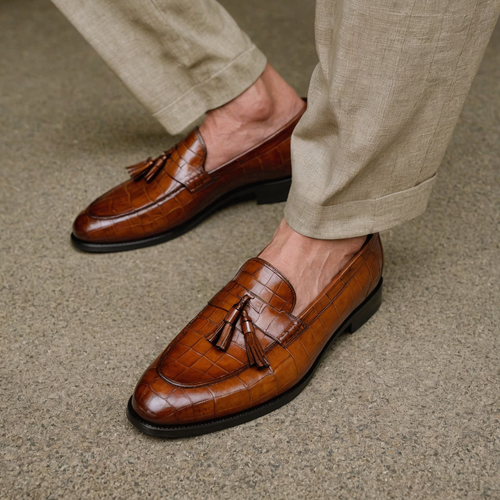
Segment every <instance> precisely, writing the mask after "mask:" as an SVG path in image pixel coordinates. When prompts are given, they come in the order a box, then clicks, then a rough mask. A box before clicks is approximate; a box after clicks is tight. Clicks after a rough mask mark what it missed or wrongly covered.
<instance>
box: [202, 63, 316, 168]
mask: <svg viewBox="0 0 500 500" xmlns="http://www.w3.org/2000/svg"><path fill="white" fill-rule="evenodd" d="M305 106H306V104H305V102H304V101H303V100H302V99H301V98H300V97H299V96H298V95H297V94H296V92H295V90H293V89H292V87H290V85H288V83H286V82H285V80H283V78H281V76H280V75H279V74H278V73H277V72H276V70H274V68H272V67H271V66H270V65H269V64H268V65H267V67H266V69H265V70H264V73H262V75H261V76H260V78H259V79H258V80H257V81H256V82H255V83H254V84H253V85H252V86H251V87H249V88H248V89H247V90H245V92H243V93H242V94H240V95H239V96H238V97H237V98H236V99H233V100H232V101H230V102H228V103H227V104H225V105H224V106H221V107H220V108H217V109H214V110H212V111H209V112H208V113H207V117H206V119H205V121H204V122H203V124H202V125H201V126H200V133H201V135H202V137H203V140H204V141H205V144H206V147H207V159H206V162H205V170H207V171H211V170H214V169H216V168H217V167H220V166H221V165H224V164H225V163H226V162H228V161H230V160H231V159H233V158H235V157H236V156H238V155H239V154H241V153H244V152H245V151H247V150H248V149H250V148H253V147H254V146H256V145H257V144H260V143H261V142H262V141H264V140H265V139H266V138H267V137H269V136H270V135H271V134H272V133H273V132H276V131H277V130H279V129H281V128H282V127H283V126H284V125H285V124H287V123H288V122H289V121H290V120H292V119H293V118H294V117H295V116H297V115H298V114H299V113H300V112H301V111H302V110H304V109H305Z"/></svg>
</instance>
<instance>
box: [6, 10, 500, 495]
mask: <svg viewBox="0 0 500 500" xmlns="http://www.w3.org/2000/svg"><path fill="white" fill-rule="evenodd" d="M223 3H224V4H225V5H227V6H228V8H229V10H230V11H231V12H233V13H234V14H235V16H236V17H237V19H238V20H239V21H240V23H241V24H242V26H243V27H244V28H245V29H246V30H247V31H248V32H249V33H250V35H251V36H252V37H253V38H254V39H255V40H256V41H257V43H258V44H259V45H260V46H261V47H263V48H264V50H265V51H266V53H267V54H268V55H269V57H270V60H271V62H272V63H273V64H274V65H275V66H276V67H277V68H278V69H279V70H280V71H281V72H282V73H283V75H284V76H286V77H287V78H288V80H289V81H290V82H291V83H292V84H293V85H294V86H295V87H296V88H297V89H298V90H299V91H300V92H305V91H306V88H307V82H308V79H309V76H310V74H311V71H312V68H313V66H314V63H315V55H314V44H313V33H312V22H313V15H314V12H313V7H312V6H311V5H310V4H312V2H308V1H307V0H300V1H295V2H294V3H293V8H290V7H289V4H286V5H284V4H283V2H279V1H277V0H271V1H269V0H267V1H264V0H255V1H253V2H239V1H238V0H230V1H229V0H226V1H224V2H223ZM261 4H262V9H260V8H259V6H260V5H261ZM264 7H265V9H264ZM291 34H293V36H290V35H291ZM0 47H1V52H0V53H1V57H0V85H1V95H0V109H1V111H0V132H1V137H2V141H1V143H0V158H1V162H0V165H1V173H2V180H1V182H2V191H1V192H2V219H1V220H2V230H1V232H0V238H1V243H2V257H1V261H0V266H1V276H2V308H1V322H2V328H1V364H0V374H1V382H0V384H1V385H0V388H1V406H2V409H1V424H0V425H1V431H0V434H1V435H0V447H1V448H0V449H1V457H2V461H3V462H2V464H1V465H0V497H1V498H65V499H67V498H84V497H85V498H87V497H95V498H104V497H120V498H140V497H146V498H182V499H184V498H220V499H224V498H231V499H234V498H426V499H427V498H432V499H436V498H482V497H488V498H500V472H499V471H500V430H499V429H500V427H499V418H500V413H499V412H500V400H499V394H500V389H499V385H500V371H499V367H500V351H499V347H500V346H499V338H498V325H499V319H500V318H499V307H498V305H499V296H500V294H499V266H498V261H499V255H498V249H499V240H498V222H499V210H498V209H499V207H498V199H499V189H498V185H499V183H498V181H499V179H498V167H499V163H500V140H499V138H500V30H499V29H497V31H496V33H495V34H494V37H493V39H492V41H491V43H490V46H489V48H488V50H487V52H486V56H485V58H484V61H483V63H482V66H481V68H480V71H479V74H478V75H477V78H476V79H475V81H474V85H473V88H472V91H471V93H470V95H469V97H468V99H467V102H466V105H465V108H464V111H463V113H462V116H461V119H460V122H459V124H458V127H457V129H456V132H455V135H454V137H453V141H452V143H451V145H450V147H449V149H448V152H447V154H446V158H445V159H444V161H443V165H442V168H441V171H440V175H439V180H438V182H437V186H436V188H435V190H434V193H433V196H432V200H431V202H430V205H429V209H428V211H427V213H426V214H425V215H424V216H422V217H420V218H419V219H418V220H416V221H414V222H412V223H409V224H407V225H405V226H404V227H399V228H396V229H394V230H392V231H388V232H386V233H385V234H384V240H385V245H386V257H387V265H386V272H385V280H386V288H385V302H384V304H383V307H382V309H381V310H380V312H379V314H377V315H376V316H375V317H374V318H373V319H372V320H371V321H370V322H369V323H368V324H367V325H366V326H365V327H363V328H362V329H361V330H360V331H359V332H357V334H356V335H353V336H349V337H345V338H341V339H340V340H339V341H338V342H336V343H335V345H334V346H333V348H332V349H330V351H329V353H328V355H327V356H326V358H325V359H324V361H323V363H322V365H321V367H320V369H319V370H318V372H317V375H316V376H315V378H314V379H313V381H312V383H311V384H310V386H309V387H308V389H307V390H306V391H305V392H304V393H302V395H301V396H300V397H299V398H297V399H296V400H295V401H294V402H292V403H291V404H289V405H288V406H286V407H284V408H282V409H280V410H278V411H276V412H274V413H273V414H271V415H268V416H266V417H264V418H262V419H260V420H257V421H254V422H251V423H249V424H246V425H243V426H241V427H238V428H233V429H230V430H227V431H223V432H220V433H217V434H213V435H207V436H203V437H200V438H193V439H184V440H179V441H173V442H172V441H161V440H157V439H153V438H149V437H147V436H144V435H142V434H141V433H139V432H138V431H136V430H135V429H134V428H133V427H132V426H131V425H129V423H128V422H127V420H126V418H125V404H126V402H127V399H128V397H129V395H130V394H131V391H132V389H133V387H134V384H135V382H136V381H137V379H138V377H139V376H140V374H141V373H142V371H143V370H144V369H145V368H146V366H147V365H148V363H149V362H150V361H151V360H152V359H153V358H154V357H155V356H156V355H157V353H158V352H159V351H160V350H161V349H162V348H163V347H164V346H165V345H166V344H167V343H168V342H169V341H170V339H171V338H172V337H173V336H174V335H175V334H176V333H177V331H178V330H179V329H180V328H181V327H182V326H184V324H185V323H186V322H187V321H188V320H189V319H190V318H191V317H192V315H193V314H194V313H196V312H197V311H198V310H199V308H200V307H201V305H202V304H204V303H205V301H206V300H207V299H208V298H210V297H211V296H212V294H213V293H214V292H215V291H217V290H218V288H219V287H220V286H221V285H223V284H224V283H225V282H226V281H227V280H228V279H229V278H231V277H232V275H233V274H234V272H235V271H236V269H237V268H238V267H239V265H240V264H241V263H242V262H244V261H245V259H247V258H248V257H251V256H253V255H254V254H255V253H256V252H257V251H258V250H259V249H260V248H261V247H262V246H263V245H264V244H265V243H266V242H267V240H268V239H269V238H270V236H271V234H272V233H273V229H274V228H275V226H276V225H277V223H278V221H279V220H280V218H281V216H282V210H283V205H276V206H256V205H254V204H252V203H247V204H242V205H239V206H237V207H234V208H231V209H227V210H225V211H223V212H221V213H219V214H217V215H215V216H213V217H212V218H210V219H209V220H208V221H207V222H206V223H204V224H203V225H202V226H201V227H199V228H197V229H196V230H195V231H193V232H191V233H189V234H188V235H186V236H184V237H182V238H180V239H178V240H176V241H174V242H171V243H169V244H165V245H161V246H158V247H154V248H149V249H145V250H141V251H136V252H130V253H124V254H114V255H86V254H83V253H78V252H76V251H75V250H73V249H72V248H71V246H70V244H69V232H70V228H71V223H72V220H73V218H74V216H75V215H76V213H77V212H78V211H79V210H80V209H81V208H82V207H84V206H85V205H86V204H87V203H88V202H90V201H91V200H92V199H93V198H94V197H96V196H97V195H99V194H101V193H102V192H103V190H105V189H107V188H109V187H111V186H113V185H114V184H116V183H117V182H119V181H121V180H122V179H124V178H125V177H126V176H125V172H124V171H123V170H122V167H123V166H124V165H128V164H130V163H132V162H134V160H136V159H138V158H143V157H146V156H147V155H149V154H150V153H153V152H155V151H160V150H162V149H164V147H165V145H167V144H169V143H171V141H172V138H170V137H167V136H165V134H164V133H163V131H162V129H161V127H160V126H159V125H158V124H157V123H156V122H155V121H154V120H153V119H152V118H151V117H150V116H149V115H148V114H147V112H146V111H144V109H142V108H141V106H140V105H139V104H138V103H137V102H136V101H135V100H134V99H133V98H132V97H131V96H130V95H129V94H128V92H127V91H126V90H125V89H124V88H123V86H122V85H121V83H120V82H119V81H118V80H117V79H116V78H115V77H114V76H113V74H111V72H110V71H109V70H108V69H107V68H106V66H105V65H104V64H103V62H102V61H101V60H100V59H99V57H98V56H97V55H96V54H95V53H94V52H93V51H92V49H90V48H89V47H88V46H87V45H86V43H85V42H84V41H83V40H82V39H81V38H80V37H79V35H78V34H77V33H76V32H75V31H74V29H73V28H72V27H71V26H70V25H69V24H67V22H66V21H65V19H63V17H62V16H61V15H60V14H59V13H58V12H57V11H56V10H55V9H54V8H53V7H52V6H51V5H50V4H49V3H48V2H47V1H46V0H39V1H37V2H35V1H34V0H32V1H25V0H3V1H2V2H1V5H0ZM229 227H231V231H228V230H227V228H229Z"/></svg>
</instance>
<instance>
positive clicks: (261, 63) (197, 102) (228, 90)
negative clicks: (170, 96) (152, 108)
mask: <svg viewBox="0 0 500 500" xmlns="http://www.w3.org/2000/svg"><path fill="white" fill-rule="evenodd" d="M266 64H267V59H266V56H265V55H264V54H263V53H262V52H261V51H260V50H259V49H258V48H257V47H256V46H255V45H254V46H252V47H251V48H250V49H248V50H246V51H245V52H243V53H242V54H240V55H239V56H238V57H237V58H236V59H234V61H232V62H231V63H230V64H228V65H227V66H225V67H224V68H222V69H221V70H219V71H217V72H216V73H215V74H213V75H212V76H211V77H210V78H208V79H207V80H204V81H202V82H200V83H198V84H196V85H194V86H193V87H191V88H189V89H188V90H186V92H185V93H184V94H182V95H181V96H180V97H178V98H177V99H176V100H175V101H173V102H171V103H169V104H168V105H167V106H166V107H164V108H162V109H160V110H159V111H156V112H153V115H154V117H155V118H156V119H157V120H158V121H159V122H160V123H161V124H162V125H163V127H165V129H166V130H167V131H168V132H169V133H170V134H173V135H175V134H179V133H181V132H183V131H186V130H187V129H188V128H189V127H190V126H192V125H193V123H194V122H195V121H196V120H198V119H199V118H200V117H201V116H203V115H204V114H205V113H206V112H207V111H209V110H211V109H215V108H218V107H220V106H223V105H224V104H226V103H228V102H229V101H232V100H233V99H235V98H236V97H238V96H239V95H240V94H242V93H243V92H244V91H245V90H246V89H248V88H249V87H250V86H252V85H253V84H254V83H255V81H256V80H257V79H258V78H259V76H260V75H261V74H262V73H263V71H264V69H265V67H266Z"/></svg>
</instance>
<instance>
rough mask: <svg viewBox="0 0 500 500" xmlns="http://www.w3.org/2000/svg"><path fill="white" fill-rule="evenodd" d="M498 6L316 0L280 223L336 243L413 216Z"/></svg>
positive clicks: (490, 2) (492, 0)
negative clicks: (311, 54) (312, 62)
mask: <svg viewBox="0 0 500 500" xmlns="http://www.w3.org/2000/svg"><path fill="white" fill-rule="evenodd" d="M499 10H500V1H499V0H470V1H466V0H462V1H450V0H424V1H419V0H417V1H407V0H370V1H361V0H317V11H316V45H317V51H318V55H319V60H320V62H319V64H318V66H317V67H316V69H315V71H314V74H313V76H312V79H311V84H310V89H309V104H308V109H307V111H306V113H305V115H304V116H303V118H302V120H301V121H300V122H299V124H298V126H297V127H296V129H295V132H294V135H293V138H292V165H293V183H292V189H291V193H290V196H289V198H288V202H287V205H286V209H285V217H286V220H287V222H288V224H289V225H290V226H291V227H292V228H293V229H295V230H296V231H298V232H299V233H302V234H304V235H306V236H310V237H314V238H325V239H337V238H348V237H354V236H360V235H364V234H368V233H372V232H377V231H381V230H384V229H388V228H390V227H392V226H395V225H397V224H400V223H402V222H405V221H408V220H410V219H412V218H414V217H416V216H418V215H419V214H421V213H422V212H423V211H424V210H425V207H426V204H427V200H428V198H429V194H430V191H431V188H432V185H433V183H434V179H435V175H436V171H437V169H438V166H439V164H440V162H441V160H442V157H443V155H444V152H445V149H446V146H447V144H448V142H449V140H450V138H451V134H452V131H453V128H454V126H455V124H456V122H457V119H458V116H459V114H460V111H461V108H462V105H463V102H464V100H465V97H466V95H467V92H468V90H469V88H470V85H471V82H472V80H473V78H474V75H475V74H476V71H477V69H478V66H479V63H480V61H481V58H482V55H483V53H484V50H485V48H486V45H487V43H488V40H489V38H490V35H491V33H492V31H493V28H494V26H495V22H496V19H497V18H498V14H499Z"/></svg>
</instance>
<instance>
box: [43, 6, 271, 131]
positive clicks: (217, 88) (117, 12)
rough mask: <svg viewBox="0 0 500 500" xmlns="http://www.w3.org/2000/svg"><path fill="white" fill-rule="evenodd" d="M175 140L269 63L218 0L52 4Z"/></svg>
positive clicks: (241, 87) (247, 83) (257, 74)
mask: <svg viewBox="0 0 500 500" xmlns="http://www.w3.org/2000/svg"><path fill="white" fill-rule="evenodd" d="M52 1H53V3H54V4H55V5H56V6H57V7H58V8H59V9H60V10H61V11H62V13H63V14H64V15H65V16H66V17H67V18H68V19H69V20H70V22H71V23H72V24H73V25H74V26H75V27H76V28H77V29H78V31H80V33H81V34H82V35H83V36H84V38H85V39H86V40H87V41H88V42H89V43H90V44H91V45H92V46H93V47H94V49H95V50H96V51H97V52H98V53H99V54H100V55H101V56H102V57H103V59H104V60H105V61H106V63H107V64H108V65H109V66H110V68H111V69H112V70H113V71H114V72H115V73H116V74H117V75H118V76H119V77H120V78H121V80H122V81H123V82H124V83H125V84H126V85H127V87H128V88H129V89H130V90H131V91H132V93H133V94H134V95H135V96H136V97H137V99H139V101H141V102H142V103H143V104H144V106H145V107H146V108H147V109H148V110H149V111H150V112H151V113H152V114H153V116H155V117H156V118H157V119H158V121H159V122H160V123H161V124H162V125H163V126H164V127H165V128H166V129H167V131H168V132H170V133H171V134H176V133H179V132H181V131H183V130H184V129H186V128H187V127H188V126H189V125H190V124H192V123H193V122H194V121H195V120H197V119H198V118H199V117H200V116H202V115H203V114H204V113H205V112H206V111H208V110H210V109H214V108H217V107H219V106H222V105H223V104H225V103H226V102H228V101H230V100H232V99H234V98H235V97H237V96H238V95H240V94H241V93H242V92H244V91H245V90H246V89H247V88H248V87H250V86H251V85H252V84H253V83H254V82H255V81H256V80H257V78H258V77H259V76H260V75H261V73H262V72H263V71H264V68H265V65H266V58H265V56H264V55H263V54H262V53H261V52H260V51H259V50H258V49H257V47H255V45H254V44H253V43H252V42H251V40H250V39H249V38H248V36H247V35H246V34H245V33H244V32H242V31H241V29H240V28H239V27H238V25H237V24H236V23H235V21H234V20H233V19H232V17H231V16H230V15H229V14H228V13H227V12H226V10H224V8H223V7H222V6H221V5H220V4H219V3H217V2H216V1H215V0H197V1H196V2H193V1H186V0H52Z"/></svg>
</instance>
